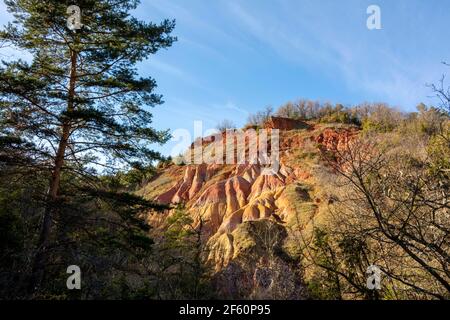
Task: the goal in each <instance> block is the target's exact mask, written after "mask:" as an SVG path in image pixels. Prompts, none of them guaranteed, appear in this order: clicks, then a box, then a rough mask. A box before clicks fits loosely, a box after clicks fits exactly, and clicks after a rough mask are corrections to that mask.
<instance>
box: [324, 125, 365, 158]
mask: <svg viewBox="0 0 450 320" xmlns="http://www.w3.org/2000/svg"><path fill="white" fill-rule="evenodd" d="M357 134H358V130H357V129H356V128H351V129H340V130H334V129H325V130H324V132H323V133H321V134H320V135H319V136H318V137H317V138H316V142H317V143H318V144H319V145H320V148H321V149H323V150H327V151H339V152H341V151H344V150H345V149H346V148H347V146H348V144H349V143H350V142H351V141H352V140H353V139H355V137H356V135H357Z"/></svg>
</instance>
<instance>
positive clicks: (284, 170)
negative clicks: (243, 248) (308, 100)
mask: <svg viewBox="0 0 450 320" xmlns="http://www.w3.org/2000/svg"><path fill="white" fill-rule="evenodd" d="M302 126H303V128H305V130H299V131H285V132H284V133H283V134H281V135H280V137H281V141H280V158H281V166H280V170H279V172H278V173H277V174H274V175H263V169H264V168H263V166H261V165H259V164H243V165H217V164H214V165H212V164H201V165H187V166H178V167H176V166H172V167H171V168H167V169H164V170H165V171H163V172H162V173H161V174H160V175H159V176H158V179H160V180H161V181H162V183H161V185H164V187H161V188H162V189H163V191H162V192H161V193H160V194H159V195H158V196H156V197H152V200H156V201H158V202H160V203H164V204H179V203H183V204H185V207H186V210H187V212H188V213H189V215H190V216H191V217H192V218H193V220H194V225H196V226H200V225H201V226H202V228H203V229H202V233H204V239H205V241H206V242H209V247H210V248H213V249H214V250H213V251H212V252H211V253H210V259H212V260H214V261H215V263H216V265H217V266H220V268H222V267H225V266H226V265H228V263H230V261H232V260H233V259H234V258H233V257H234V255H235V254H236V248H237V247H238V244H237V243H236V241H238V240H236V236H235V235H233V234H234V233H236V230H238V228H239V227H240V226H242V225H243V224H246V223H252V222H258V221H261V220H270V221H272V222H273V223H275V224H278V225H280V226H283V228H284V226H285V224H287V223H289V221H297V220H299V218H300V220H301V219H306V218H304V215H305V213H304V212H302V211H295V210H297V209H296V208H297V206H296V205H295V203H294V202H296V201H298V203H302V201H303V202H304V201H309V200H305V199H307V198H308V194H301V193H295V192H294V193H293V192H292V190H295V189H296V186H297V185H298V184H302V185H311V183H313V182H312V181H311V180H314V173H313V170H312V167H311V164H309V165H307V164H303V163H302V161H301V160H298V159H297V158H295V157H298V155H299V154H301V152H302V150H303V149H304V146H305V145H306V144H308V145H310V146H311V147H310V148H315V152H316V153H317V154H319V153H320V151H323V150H327V151H333V150H342V149H344V148H345V147H346V145H347V144H348V143H349V142H350V141H351V140H353V139H355V138H356V136H357V134H358V131H357V130H356V129H352V128H348V129H329V128H327V129H321V128H320V126H317V127H316V126H309V125H308V124H306V123H303V122H301V121H295V120H291V119H283V118H276V117H272V119H271V121H269V122H268V123H267V127H268V128H271V129H282V130H290V129H298V128H300V127H302ZM315 144H318V146H316V145H315ZM205 145H207V144H205ZM308 152H311V150H308ZM293 157H294V158H293ZM312 165H313V166H316V165H317V163H315V164H314V163H313V164H312ZM170 177H176V179H174V180H170ZM167 181H170V182H171V184H169V183H168V182H167ZM151 186H152V188H156V189H158V184H157V183H156V182H155V183H153V182H152V184H151ZM289 190H291V191H289ZM289 192H290V193H289ZM292 194H298V197H299V198H298V199H294V200H292ZM314 199H316V200H314ZM310 201H311V204H309V205H310V206H313V205H317V206H319V205H322V201H320V200H319V199H318V198H312V199H311V200H310ZM323 202H324V203H325V201H323ZM299 207H300V208H302V207H301V206H299ZM304 207H305V208H307V207H308V206H304ZM299 210H300V209H299ZM301 210H303V209H301ZM167 214H170V213H167ZM161 215H163V214H160V213H158V214H156V215H155V219H154V220H151V219H149V220H151V222H153V223H155V221H158V223H159V222H161V220H164V216H163V218H161ZM294 215H300V216H299V217H298V216H295V217H294ZM156 216H157V218H156ZM156 219H158V220H156ZM162 223H163V221H162ZM239 241H240V240H239ZM218 268H219V267H218ZM220 268H219V269H220Z"/></svg>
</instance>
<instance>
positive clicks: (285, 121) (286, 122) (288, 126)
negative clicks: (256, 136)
mask: <svg viewBox="0 0 450 320" xmlns="http://www.w3.org/2000/svg"><path fill="white" fill-rule="evenodd" d="M264 128H265V129H279V130H294V129H307V128H309V125H308V124H307V123H306V122H304V121H300V120H294V119H289V118H281V117H270V119H269V121H267V122H266V123H265V124H264Z"/></svg>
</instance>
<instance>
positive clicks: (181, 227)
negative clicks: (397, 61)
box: [0, 0, 450, 300]
mask: <svg viewBox="0 0 450 320" xmlns="http://www.w3.org/2000/svg"><path fill="white" fill-rule="evenodd" d="M73 2H74V4H76V5H79V6H80V7H82V8H83V24H84V27H83V28H80V29H79V30H75V31H74V30H70V29H69V28H68V26H67V12H66V10H67V3H66V1H58V0H50V1H45V2H44V1H30V0H7V1H5V3H6V4H7V7H8V10H9V11H10V12H11V13H12V14H13V15H14V17H15V20H14V22H12V23H10V24H8V25H7V26H6V27H4V28H3V29H2V30H1V31H0V50H1V48H2V47H12V48H14V49H16V50H21V51H25V52H27V53H29V54H31V56H32V58H31V60H29V61H28V60H27V59H17V60H14V61H2V63H1V65H0V299H6V300H9V299H211V298H224V297H228V296H226V295H224V294H223V292H221V291H220V290H217V283H216V281H217V278H214V276H212V275H211V266H210V265H209V264H208V261H206V260H207V259H205V258H204V257H205V252H206V250H208V248H207V246H206V244H205V241H204V238H203V237H202V227H203V225H202V221H201V220H200V223H199V221H195V219H194V218H193V217H192V216H191V215H190V214H189V212H188V211H189V210H187V209H186V208H185V206H184V204H182V203H178V204H176V205H175V204H171V203H161V202H157V201H154V197H153V198H152V197H148V196H146V195H145V193H143V192H141V191H142V190H143V188H144V189H145V186H146V185H148V183H149V182H151V181H153V180H154V179H155V178H157V177H158V176H159V175H160V174H161V170H166V169H167V168H170V167H173V166H177V165H176V164H173V163H172V162H171V161H170V159H167V158H165V157H164V156H163V155H161V154H159V153H158V152H155V151H153V150H152V149H151V147H150V145H152V144H155V143H159V144H164V143H165V142H167V141H168V139H169V138H170V134H169V131H158V130H155V129H154V128H153V127H152V121H153V118H152V114H151V112H150V110H151V108H152V107H155V106H158V105H161V104H162V103H163V100H162V96H160V95H159V94H158V93H157V90H156V87H157V85H156V81H155V80H154V79H152V78H141V77H140V76H139V74H138V72H137V67H136V65H137V64H138V63H139V62H140V61H143V60H145V59H147V58H149V57H150V56H151V55H153V54H155V53H156V52H158V51H160V50H162V49H167V48H170V47H171V45H172V44H173V43H174V41H176V40H177V39H176V37H174V36H173V35H172V32H173V30H174V28H175V21H171V20H165V21H162V22H160V23H152V22H145V21H139V20H137V19H135V18H134V17H132V16H131V15H130V12H131V11H132V10H134V9H136V8H137V6H138V4H139V1H137V0H127V1H122V0H78V1H73ZM443 67H444V72H446V71H447V70H445V68H447V67H448V66H446V65H444V66H443ZM433 93H434V94H435V95H436V98H437V99H436V101H438V103H436V105H435V106H427V105H425V104H419V105H418V107H417V112H409V113H407V112H402V111H399V110H397V109H395V108H392V107H390V106H388V105H387V104H381V103H380V104H372V103H364V104H361V105H356V106H344V105H341V104H330V103H321V102H316V101H309V100H299V101H296V102H290V103H287V104H285V105H283V106H280V107H279V108H278V109H277V110H273V109H272V108H270V107H268V108H266V109H265V110H263V111H261V112H259V113H256V114H254V115H251V116H250V117H249V118H248V121H247V122H248V123H247V125H246V128H256V129H259V128H262V127H264V124H265V123H266V122H267V121H268V120H269V119H270V118H271V117H272V116H276V117H281V118H289V119H295V120H299V121H304V122H306V123H308V124H310V125H313V124H314V125H317V126H318V127H320V126H321V125H323V126H333V127H334V128H338V129H339V128H352V129H354V130H356V131H357V132H358V138H357V139H355V140H354V141H352V143H349V144H347V145H345V147H344V148H336V149H335V150H333V149H329V148H328V149H327V148H322V147H321V146H319V145H317V146H316V145H311V146H310V147H311V148H315V149H314V150H315V151H314V152H311V153H310V154H306V153H305V154H302V155H301V156H302V157H305V158H301V157H300V156H299V157H298V158H297V159H296V160H297V161H299V162H302V161H313V160H312V159H313V158H314V157H315V155H316V153H317V155H318V158H317V159H316V158H314V165H315V168H316V169H315V170H316V171H315V176H316V177H317V181H318V182H317V184H318V185H320V186H321V188H320V192H321V195H322V196H321V198H322V199H327V204H328V205H327V207H326V208H327V210H328V211H327V212H328V219H327V222H326V223H323V224H321V225H320V226H319V225H317V226H314V228H313V229H312V231H308V232H309V236H308V237H303V236H300V237H299V238H298V239H297V242H295V246H296V250H295V251H296V252H297V254H296V256H295V258H292V257H291V258H290V260H289V261H290V262H289V263H290V265H294V266H293V267H292V268H293V269H290V270H296V271H295V272H294V273H293V274H294V275H295V277H297V276H298V279H297V280H298V281H299V282H300V286H301V288H302V289H301V290H298V291H295V292H296V293H295V294H292V293H289V294H285V293H283V292H281V290H280V288H281V287H283V286H285V284H284V282H283V281H284V280H286V279H287V277H285V276H283V274H285V272H284V271H283V269H282V268H283V267H282V266H281V265H280V264H278V260H276V259H275V258H274V259H275V260H274V261H275V262H274V263H273V264H270V263H269V262H267V263H268V264H269V265H270V266H271V268H273V269H274V270H275V269H276V271H277V276H276V277H272V278H271V279H275V280H274V281H275V282H277V281H278V282H279V286H278V287H276V288H275V287H274V288H275V289H274V291H273V293H271V294H267V295H262V294H257V293H255V292H256V291H255V290H253V289H252V290H253V291H252V290H249V291H248V292H246V293H245V294H242V295H240V296H237V297H240V298H250V299H251V298H275V299H287V298H290V299H305V298H306V299H449V298H450V270H449V266H450V257H449V254H450V239H449V231H450V216H449V215H450V211H449V210H450V201H449V185H450V180H449V178H450V131H449V130H450V119H449V116H450V88H447V86H446V84H445V81H444V79H442V81H440V82H437V84H436V85H432V86H430V94H433ZM163 107H164V106H163ZM218 127H219V128H220V129H221V130H226V129H229V128H230V127H233V125H232V123H230V122H229V121H224V122H223V123H221V124H219V126H218ZM320 128H322V127H320ZM302 132H303V131H302ZM308 157H310V158H308ZM180 166H183V165H182V164H181V165H180ZM323 201H324V200H322V202H323ZM169 211H170V212H171V214H170V216H169V217H168V218H167V220H166V221H165V228H164V229H163V230H161V229H160V228H159V229H157V230H156V228H155V226H153V225H152V224H151V223H150V222H149V220H148V219H147V218H146V213H148V212H152V213H155V214H158V213H161V214H162V213H164V212H166V213H167V212H169ZM279 225H280V226H282V223H280V224H279ZM274 228H278V227H274ZM280 228H281V227H280ZM271 230H272V229H271ZM274 230H275V229H274ZM276 230H278V229H276ZM277 232H278V231H277ZM279 232H280V233H281V232H284V231H279ZM298 234H300V235H301V234H302V232H301V230H300V231H299V233H298ZM272 249H273V248H272ZM272 249H271V250H272ZM277 250H278V249H277ZM264 252H267V251H264ZM277 254H278V253H277ZM268 257H269V258H270V255H268ZM258 259H259V258H258ZM374 263H376V265H377V266H379V267H380V269H381V270H382V272H383V275H384V276H383V277H386V278H387V279H388V280H386V282H387V283H389V285H386V286H384V287H383V288H382V289H381V290H377V291H373V290H368V289H367V287H366V279H367V274H366V270H367V268H368V267H369V266H370V265H371V264H374ZM70 265H77V266H79V267H80V269H81V270H82V283H83V289H82V290H68V289H67V286H66V280H67V277H68V276H69V275H68V274H67V267H68V266H70ZM249 268H254V266H253V265H250V264H249ZM250 271H252V272H253V270H250ZM277 277H278V278H277ZM297 280H295V281H297ZM293 281H294V280H293ZM249 292H251V293H249ZM233 297H236V296H233Z"/></svg>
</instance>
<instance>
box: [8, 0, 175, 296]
mask: <svg viewBox="0 0 450 320" xmlns="http://www.w3.org/2000/svg"><path fill="white" fill-rule="evenodd" d="M5 3H6V5H7V7H8V10H9V12H11V13H12V14H13V15H14V17H15V20H14V21H13V22H12V23H9V24H8V25H7V26H5V28H4V30H2V31H0V43H4V44H6V45H11V46H12V47H14V48H17V49H20V50H24V51H26V52H28V53H30V54H31V55H32V59H31V61H25V60H23V59H18V60H16V61H8V62H6V61H3V62H2V64H1V66H0V140H1V141H14V150H15V152H17V153H18V154H22V155H26V156H27V157H26V159H27V165H29V166H33V170H35V171H36V172H40V173H43V174H47V175H48V180H49V183H48V191H46V199H45V210H43V213H42V228H41V232H40V237H39V240H38V244H37V250H36V252H37V253H36V256H35V258H34V263H33V279H32V282H31V283H32V286H31V287H32V290H37V289H38V288H39V286H40V284H41V282H42V279H43V276H44V274H45V269H46V263H48V261H47V257H48V253H49V252H50V251H51V250H52V243H53V242H54V241H55V240H54V239H55V229H56V227H55V223H54V221H55V219H58V217H59V215H63V213H62V212H61V209H60V208H61V201H62V199H61V193H62V191H63V190H61V181H62V180H63V179H64V177H66V178H67V177H68V176H70V177H73V178H74V179H77V180H78V181H89V182H91V181H92V179H94V178H95V173H96V172H99V171H102V172H108V173H110V172H116V171H117V170H119V169H121V170H127V169H129V168H134V169H135V168H142V167H146V166H149V165H151V164H152V161H154V160H155V159H158V158H159V157H160V155H159V154H158V153H156V152H154V151H152V150H151V148H150V145H151V144H152V143H164V142H165V141H166V139H167V138H168V134H167V132H164V131H163V132H161V131H157V130H155V129H153V128H152V127H151V123H152V115H151V113H150V112H149V110H148V109H149V107H153V106H155V105H158V104H161V103H162V97H161V96H160V95H157V94H155V93H154V89H155V88H156V83H155V81H154V79H152V78H141V77H139V76H138V73H137V68H136V66H137V64H138V63H139V62H140V61H142V60H144V59H146V58H148V57H149V56H150V55H152V54H154V53H156V52H157V51H158V50H160V49H163V48H168V47H170V46H171V45H172V43H173V41H175V40H176V39H175V38H174V37H173V36H171V32H172V30H173V28H174V21H170V20H165V21H163V22H161V23H160V24H154V23H147V22H143V21H139V20H137V19H136V18H134V17H132V16H131V15H130V11H131V10H134V9H136V8H137V6H138V4H139V1H138V0H74V1H62V0H48V1H41V0H7V1H5ZM70 5H75V6H78V7H79V8H80V17H81V25H80V26H79V28H75V29H74V28H70V27H71V25H70V23H68V19H69V17H70V16H71V14H72V13H71V10H68V7H69V6H70ZM68 12H69V13H68ZM69 22H70V21H69ZM72 25H73V24H72ZM72 29H73V30H72ZM30 153H31V154H30Z"/></svg>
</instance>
